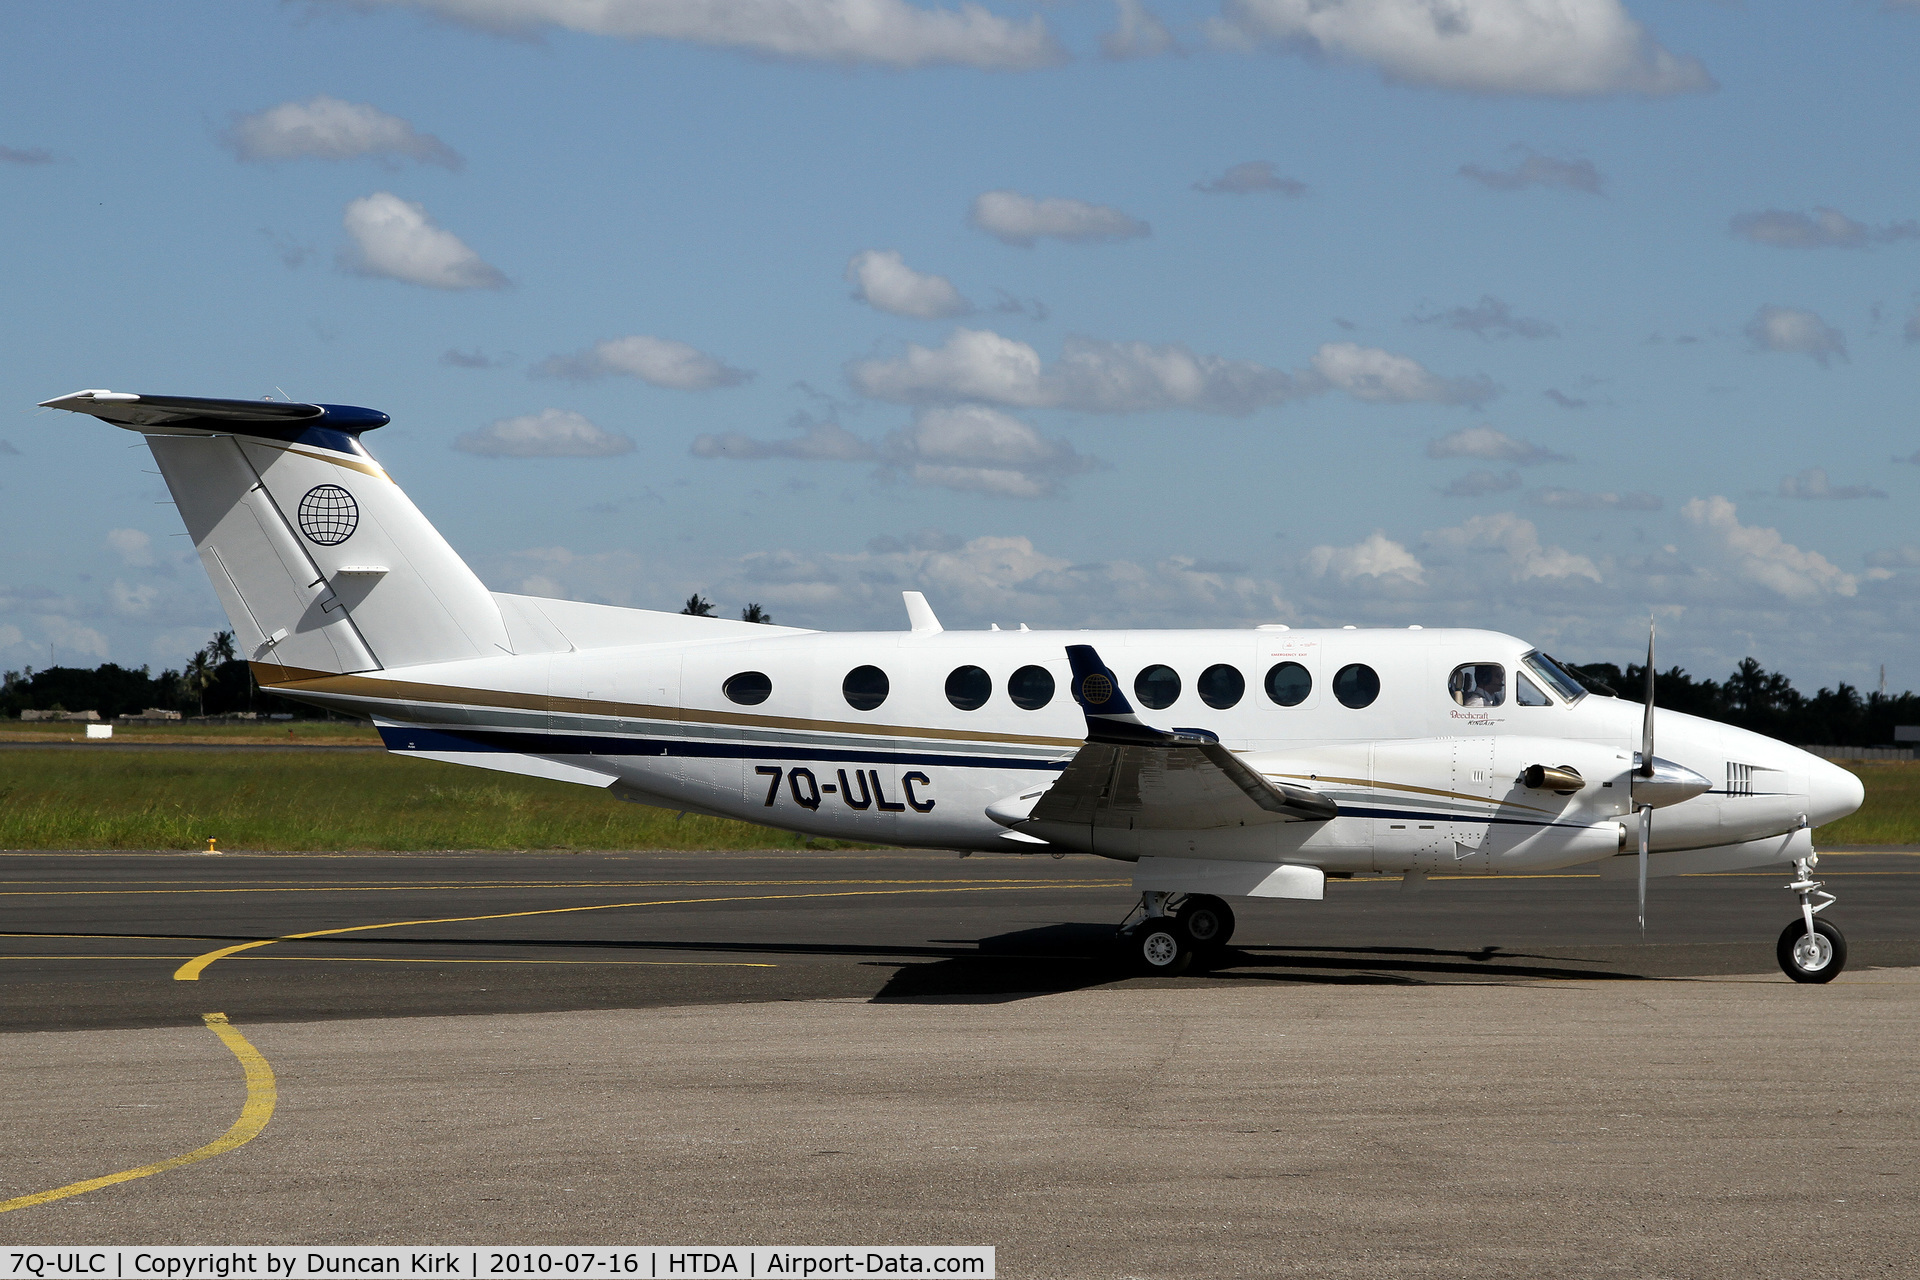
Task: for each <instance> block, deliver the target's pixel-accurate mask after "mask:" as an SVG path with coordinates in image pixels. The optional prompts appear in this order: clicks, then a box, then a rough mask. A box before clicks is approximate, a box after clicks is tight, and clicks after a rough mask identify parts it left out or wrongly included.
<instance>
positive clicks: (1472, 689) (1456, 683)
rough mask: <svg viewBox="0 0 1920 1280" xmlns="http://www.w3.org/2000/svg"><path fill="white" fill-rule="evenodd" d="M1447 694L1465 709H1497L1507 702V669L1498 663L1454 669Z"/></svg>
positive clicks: (1462, 666) (1474, 664)
mask: <svg viewBox="0 0 1920 1280" xmlns="http://www.w3.org/2000/svg"><path fill="white" fill-rule="evenodd" d="M1447 692H1448V693H1450V694H1452V695H1453V700H1454V701H1455V702H1457V703H1459V704H1460V705H1461V706H1463V707H1497V706H1499V705H1500V704H1501V703H1503V702H1505V701H1506V700H1507V669H1506V668H1505V667H1503V666H1501V665H1500V664H1499V663H1497V662H1468V663H1464V664H1462V665H1460V666H1457V667H1455V668H1454V669H1453V674H1452V675H1451V676H1449V677H1448V678H1447Z"/></svg>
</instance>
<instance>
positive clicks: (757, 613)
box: [740, 604, 773, 622]
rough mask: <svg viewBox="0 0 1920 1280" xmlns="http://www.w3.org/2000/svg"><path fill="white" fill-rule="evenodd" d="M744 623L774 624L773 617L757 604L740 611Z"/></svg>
mask: <svg viewBox="0 0 1920 1280" xmlns="http://www.w3.org/2000/svg"><path fill="white" fill-rule="evenodd" d="M740 621H742V622H772V621H773V615H772V614H770V613H768V612H767V611H766V610H765V609H762V608H761V607H760V606H759V605H757V604H750V605H748V606H747V607H746V608H744V609H742V610H741V611H740Z"/></svg>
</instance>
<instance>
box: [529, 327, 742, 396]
mask: <svg viewBox="0 0 1920 1280" xmlns="http://www.w3.org/2000/svg"><path fill="white" fill-rule="evenodd" d="M530 372H531V374H532V375H533V376H535V377H541V378H567V379H570V380H571V381H574V382H587V381H591V380H592V379H594V378H606V377H620V376H624V377H629V378H638V379H640V380H641V381H642V382H650V383H652V384H653V385H654V386H656V387H666V388H669V389H670V390H674V391H709V390H712V389H713V388H715V387H732V386H738V385H739V384H740V383H743V382H745V381H747V380H748V379H749V378H751V377H753V375H752V374H751V373H749V372H747V371H746V370H744V369H735V368H733V367H732V366H731V365H728V364H727V363H725V362H724V361H722V360H720V359H719V358H718V357H715V356H710V355H708V354H707V353H706V352H704V351H701V350H699V349H698V348H696V347H690V346H688V345H687V344H686V343H684V342H676V341H674V340H673V339H671V338H656V337H653V336H652V335H651V334H644V333H640V334H634V335H632V336H630V337H625V338H609V339H607V340H606V341H605V342H596V343H594V344H593V345H592V346H591V347H588V348H587V349H586V350H585V351H577V352H575V353H574V354H572V355H566V356H548V357H547V358H546V359H545V360H542V361H541V362H540V363H539V364H537V365H535V366H534V367H533V369H532V370H531V371H530Z"/></svg>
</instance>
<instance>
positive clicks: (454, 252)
mask: <svg viewBox="0 0 1920 1280" xmlns="http://www.w3.org/2000/svg"><path fill="white" fill-rule="evenodd" d="M342 221H343V222H344V224H345V226H346V229H347V235H348V236H349V237H351V238H352V240H353V247H352V248H351V249H346V250H342V251H341V254H340V265H341V266H342V267H344V268H346V269H347V270H349V271H352V272H355V273H357V274H360V275H369V276H386V277H388V278H390V279H394V280H403V281H405V282H406V283H408V284H419V285H425V286H426V287H428V288H429V289H499V288H503V287H505V285H506V283H507V278H506V276H504V275H502V274H501V273H500V271H499V269H498V268H495V267H493V266H490V265H488V264H487V263H486V262H485V261H483V260H482V259H481V257H480V255H479V254H477V253H475V252H474V251H473V250H472V249H469V248H468V247H467V246H466V244H465V243H464V242H462V241H461V239H460V237H459V236H456V235H454V234H453V232H451V231H448V230H446V229H444V228H442V227H441V226H440V225H439V224H438V223H436V222H434V220H433V219H432V218H431V217H429V216H428V215H427V211H426V209H425V208H423V207H422V206H420V205H417V204H414V203H413V202H412V201H410V200H402V199H401V198H400V197H399V196H396V195H394V194H393V193H392V192H390V191H376V192H374V193H373V194H372V195H370V196H364V197H362V198H361V199H359V200H355V201H353V202H351V203H350V204H348V205H347V212H346V216H345V218H344V219H343V220H342Z"/></svg>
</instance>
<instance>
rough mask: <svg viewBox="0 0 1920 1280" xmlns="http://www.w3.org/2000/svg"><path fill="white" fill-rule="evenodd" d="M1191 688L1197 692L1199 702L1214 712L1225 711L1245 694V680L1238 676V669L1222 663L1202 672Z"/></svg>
mask: <svg viewBox="0 0 1920 1280" xmlns="http://www.w3.org/2000/svg"><path fill="white" fill-rule="evenodd" d="M1193 687H1194V689H1195V690H1197V691H1198V692H1199V694H1200V701H1202V702H1204V703H1206V704H1207V705H1208V706H1210V707H1212V708H1213V709H1214V710H1215V711H1225V710H1226V709H1227V708H1228V707H1231V706H1233V705H1234V704H1235V703H1237V702H1239V701H1240V699H1241V697H1242V695H1244V694H1245V693H1246V691H1247V678H1246V677H1245V676H1243V675H1241V674H1240V668H1238V667H1233V666H1228V665H1227V664H1226V663H1224V662H1222V663H1217V664H1216V665H1214V666H1211V667H1208V668H1207V669H1206V670H1205V671H1202V672H1201V673H1200V679H1199V681H1198V682H1197V683H1195V685H1194V686H1193Z"/></svg>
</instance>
